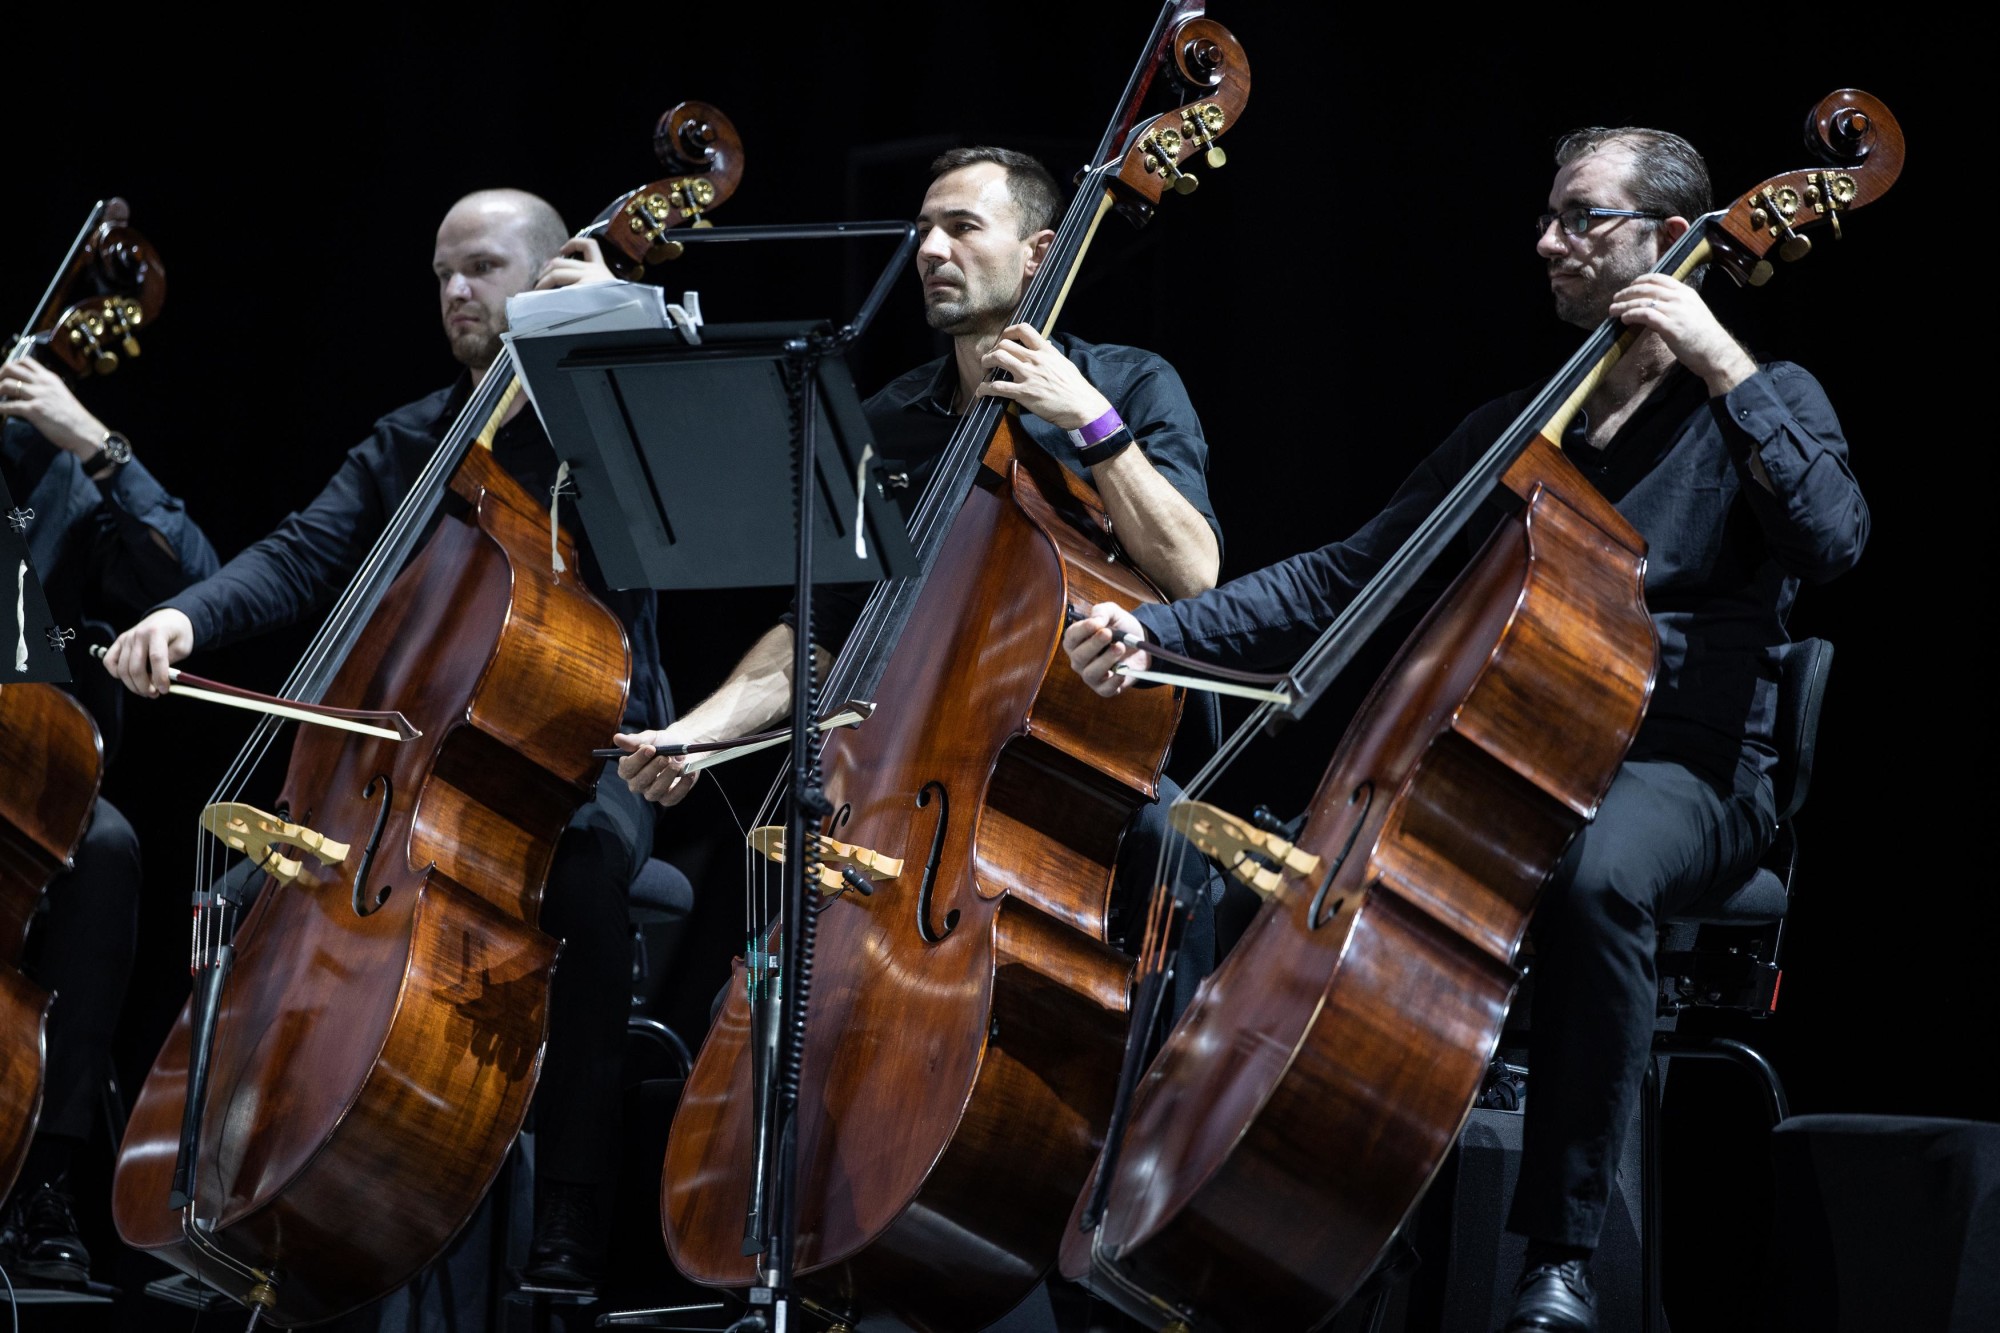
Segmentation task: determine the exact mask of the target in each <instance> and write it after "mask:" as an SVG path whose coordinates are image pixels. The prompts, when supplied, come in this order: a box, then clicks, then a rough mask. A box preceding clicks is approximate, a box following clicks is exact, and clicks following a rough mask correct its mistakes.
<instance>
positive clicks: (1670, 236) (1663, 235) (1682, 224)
mask: <svg viewBox="0 0 2000 1333" xmlns="http://www.w3.org/2000/svg"><path fill="white" fill-rule="evenodd" d="M1689 225H1690V224H1689V222H1688V220H1687V219H1686V218H1684V217H1682V216H1680V215H1679V214H1678V213H1676V214H1675V215H1674V216H1672V217H1670V218H1666V219H1664V220H1663V221H1662V222H1661V223H1660V229H1659V230H1658V231H1656V232H1654V233H1653V234H1654V235H1655V236H1658V237H1659V238H1660V240H1661V244H1660V253H1661V254H1665V253H1666V252H1667V250H1668V249H1669V248H1671V247H1672V245H1673V243H1674V242H1675V241H1678V240H1679V239H1680V238H1681V237H1683V236H1685V235H1687V229H1688V227H1689Z"/></svg>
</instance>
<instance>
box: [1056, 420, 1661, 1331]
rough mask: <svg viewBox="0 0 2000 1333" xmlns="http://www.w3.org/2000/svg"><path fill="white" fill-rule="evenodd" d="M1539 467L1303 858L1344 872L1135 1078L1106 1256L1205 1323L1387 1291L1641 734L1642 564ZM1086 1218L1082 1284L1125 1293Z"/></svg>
mask: <svg viewBox="0 0 2000 1333" xmlns="http://www.w3.org/2000/svg"><path fill="white" fill-rule="evenodd" d="M1538 457H1539V458H1540V463H1541V465H1542V466H1543V467H1545V468H1546V469H1547V470H1548V471H1547V474H1546V475H1547V483H1546V484H1537V485H1533V486H1531V487H1529V488H1528V491H1529V504H1528V506H1527V508H1526V509H1525V511H1524V512H1523V514H1522V515H1521V516H1518V517H1516V518H1513V519H1509V520H1507V521H1506V522H1504V523H1503V524H1501V525H1500V527H1499V528H1497V529H1496V530H1495V532H1494V534H1493V536H1492V537H1491V538H1490V539H1489V541H1488V542H1487V544H1486V546H1485V547H1484V549H1483V550H1482V552H1481V554H1480V556H1479V557H1478V558H1477V559H1476V560H1475V561H1474V562H1473V564H1472V565H1471V566H1469V567H1468V568H1467V570H1466V571H1465V572H1464V573H1463V574H1462V575H1461V576H1460V577H1459V579H1458V581H1457V582H1456V583H1454V584H1453V586H1452V588H1451V590H1450V591H1449V592H1447V593H1446V595H1445V597H1444V598H1443V599H1442V600H1441V601H1440V602H1439V603H1438V604H1437V605H1436V606H1435V607H1433V608H1432V610H1431V612H1430V614H1429V615H1428V616H1426V618H1425V619H1424V621H1423V623H1422V624H1420V625H1419V626H1418V628H1417V629H1416V630H1415V631H1414V632H1413V633H1412V634H1411V636H1410V638H1409V639H1408V640H1407V641H1406V642H1405V643H1404V644H1403V646H1402V648H1401V650H1400V651H1399V653H1398V654H1397V657H1396V658H1395V660H1394V661H1393V662H1392V663H1391V664H1390V666H1389V668H1388V669H1387V670H1386V671H1385V672H1384V673H1383V675H1382V677H1381V678H1380V679H1379V680H1378V681H1377V682H1376V684H1375V686H1374V688H1373V690H1372V691H1371V693H1370V695H1369V697H1368V699H1367V700H1366V701H1365V702H1364V703H1363V705H1362V708H1361V710H1360V712H1359V713H1358V714H1357V716H1356V719H1355V721H1354V723H1353V724H1352V726H1351V727H1350V728H1349V731H1348V733H1347V736H1346V737H1345V739H1344V740H1343V741H1342V743H1341V746H1340V748H1339V750H1338V751H1337V753H1336V754H1335V755H1334V757H1333V760H1332V762H1331V764H1330V765H1329V767H1328V769H1327V772H1326V774H1325V776H1324V777H1323V778H1322V780H1321V784H1320V787H1319V790H1318V791H1317V792H1316V793H1315V795H1314V797H1313V801H1312V805H1311V806H1310V808H1309V815H1308V819H1307V822H1306V825H1305V828H1304V829H1303V831H1302V832H1301V834H1300V836H1299V838H1298V845H1299V846H1300V847H1301V848H1303V849H1304V850H1305V851H1307V852H1308V853H1311V854H1314V855H1317V856H1320V857H1322V858H1325V860H1324V864H1325V865H1327V866H1328V867H1329V868H1330V870H1329V872H1327V873H1326V874H1325V875H1322V876H1321V877H1318V878H1315V879H1314V880H1302V879H1300V878H1299V877H1297V876H1293V877H1290V878H1288V879H1287V880H1286V881H1285V883H1284V885H1283V886H1282V888H1281V889H1280V892H1279V896H1278V897H1277V898H1276V899H1274V900H1273V901H1270V902H1267V903H1266V904H1265V905H1264V907H1263V909H1262V910H1261V912H1260V913H1259V915H1258V917H1257V918H1256V920H1255V921H1254V922H1253V923H1252V925H1251V927H1250V928H1249V930H1248V931H1247V932H1246V933H1245V934H1244V936H1243V938H1242V939H1241V940H1240V941H1239V942H1238V944H1237V945H1236V947H1235V949H1234V950H1233V951H1232V953H1231V954H1230V956H1229V958H1228V959H1227V960H1225V962H1224V963H1223V965H1222V966H1221V967H1220V968H1219V969H1218V970H1217V971H1216V973H1215V974H1214V975H1213V976H1211V977H1210V978H1209V979H1208V981H1207V982H1206V983H1205V984H1204V985H1203V987H1202V988H1201V990H1200V992H1199V993H1198V994H1197V996H1196V998H1195V1000H1194V1002H1193V1003H1192V1005H1190V1007H1189V1009H1188V1010H1187V1012H1186V1013H1185V1014H1184V1015H1183V1017H1182V1018H1181V1020H1180V1022H1179V1023H1178V1024H1177V1025H1176V1027H1175V1029H1174V1031H1173V1033H1172V1034H1171V1036H1170V1037H1169V1039H1168V1040H1167V1042H1166V1044H1165V1045H1164V1047H1163V1049H1162V1050H1161V1051H1160V1053H1159V1055H1158V1056H1157V1057H1156V1058H1155V1059H1154V1061H1153V1063H1152V1065H1151V1066H1150V1068H1149V1069H1148V1071H1147V1073H1146V1075H1145V1076H1144V1078H1143V1080H1142V1082H1141V1083H1140V1086H1139V1089H1138V1092H1137V1096H1136V1098H1135V1101H1134V1108H1133V1115H1132V1120H1131V1126H1130V1131H1129V1134H1128V1137H1127V1139H1126V1141H1125V1143H1124V1147H1123V1150H1122V1153H1121V1156H1120V1158H1119V1163H1118V1167H1117V1169H1116V1172H1115V1176H1114V1179H1113V1181H1112V1188H1111V1193H1110V1198H1109V1203H1108V1206H1107V1209H1106V1213H1105V1217H1104V1221H1103V1224H1102V1226H1101V1228H1100V1234H1099V1236H1098V1237H1097V1244H1098V1245H1099V1246H1101V1247H1102V1249H1103V1250H1104V1251H1106V1252H1107V1253H1108V1254H1110V1255H1112V1256H1114V1257H1115V1259H1116V1262H1117V1264H1118V1266H1119V1268H1120V1270H1121V1271H1122V1272H1123V1273H1124V1274H1125V1276H1126V1277H1127V1278H1128V1279H1130V1280H1132V1281H1135V1282H1136V1283H1137V1284H1138V1285H1139V1286H1140V1287H1142V1288H1144V1289H1145V1290H1147V1291H1150V1292H1152V1293H1153V1294H1154V1295H1155V1296H1157V1297H1158V1298H1160V1299H1162V1300H1164V1301H1166V1302H1168V1303H1169V1304H1170V1305H1176V1306H1181V1307H1184V1308H1185V1309H1187V1310H1190V1311H1192V1312H1194V1315H1193V1318H1192V1320H1191V1322H1192V1324H1193V1326H1194V1327H1196V1328H1198V1329H1203V1330H1231V1331H1232V1333H1233V1331H1235V1330H1253V1329H1254V1330H1258V1333H1268V1331H1270V1330H1285V1329H1299V1330H1303V1329H1306V1328H1309V1327H1313V1326H1316V1325H1317V1324H1318V1323H1319V1322H1320V1321H1321V1320H1323V1319H1324V1318H1326V1317H1327V1316H1328V1315H1330V1314H1331V1313H1332V1312H1333V1311H1334V1310H1336V1309H1338V1308H1339V1307H1340V1305H1341V1304H1342V1303H1343V1302H1344V1301H1345V1300H1347V1298H1348V1297H1349V1296H1350V1295H1351V1294H1352V1293H1353V1291H1354V1289H1355V1288H1356V1287H1357V1286H1358V1285H1359V1284H1360V1282H1361V1280H1362V1279H1363V1278H1364V1277H1366V1275H1367V1274H1368V1272H1369V1270H1370V1269H1371V1268H1372V1267H1373V1265H1374V1263H1375V1260H1376V1258H1377V1256H1378V1255H1379V1254H1380V1253H1381V1251H1382V1249H1383V1247H1384V1246H1385V1245H1386V1244H1387V1243H1388V1241H1389V1239H1390V1237H1391V1236H1392V1235H1393V1234H1394V1232H1395V1230H1396V1228H1397V1227H1398V1226H1399V1225H1400V1224H1401V1223H1402V1220H1403V1218H1404V1216H1405V1215H1406V1214H1407V1212H1408V1211H1409V1209H1410V1208H1411V1207H1413V1206H1414V1204H1415V1202H1416V1200H1417V1199H1418V1198H1419V1197H1420V1196H1421V1194H1422V1191H1423V1188H1424V1186H1425V1184H1426V1183H1427V1182H1428V1181H1429V1179H1430V1178H1431V1176H1432V1174H1433V1173H1434V1172H1435V1171H1436V1170H1437V1167H1438V1165H1439V1163H1440V1162H1442V1160H1443V1158H1444V1154H1445V1153H1446V1152H1447V1151H1448V1150H1449V1148H1450V1146H1451V1144H1452V1142H1453V1141H1454V1140H1455V1138H1456V1136H1457V1133H1458V1130H1459V1127H1460V1125H1461V1124H1462V1122H1463V1120H1464V1118H1465V1115H1466V1112H1467V1111H1468V1110H1469V1108H1470V1106H1471V1102H1472V1097H1473V1095H1474V1093H1475V1092H1476V1091H1477V1089H1478V1086H1479V1081H1480V1078H1481V1076H1482V1074H1483V1072H1484V1069H1485V1067H1486V1063H1487V1061H1488V1059H1489V1058H1490V1057H1491V1054H1492V1051H1493V1048H1494V1045H1495V1043H1496V1042H1497V1041H1498V1038H1499V1032H1500V1025H1501V1022H1502V1021H1503V1019H1504V1018H1505V1015H1506V1009H1507V1004H1508V1001H1509V999H1510V998H1511V996H1512V993H1513V988H1514V984H1515V981H1516V979H1517V974H1516V972H1515V970H1514V967H1513V957H1514V952H1515V950H1516V948H1517V947H1518V945H1519V943H1520V940H1521V936H1522V934H1523V932H1524V931H1525V929H1526V926H1527V921H1528V916H1529V913H1530V912H1531V911H1532V910H1533V907H1534V903H1535V899H1536V897H1537V895H1538V893H1539V891H1540V888H1541V885H1542V883H1543V882H1544V880H1545V879H1546V878H1547V876H1548V874H1549V872H1550V871H1551V870H1552V869H1553V868H1554V866H1555V864H1556V862H1557V860H1559V859H1560V857H1561V854H1562V851H1563V849H1564V847H1565V846H1567V844H1568V842H1569V839H1570V838H1571V836H1573V834H1574V833H1575V831H1576V830H1577V829H1578V828H1579V827H1580V826H1581V825H1582V824H1583V822H1584V821H1585V820H1586V819H1588V818H1589V817H1590V816H1591V815H1592V814H1593V813H1594V812H1595V810H1596V807H1597V803H1598V802H1599V801H1600V800H1601V799H1602V797H1603V794H1604V791H1605V790H1606V789H1607V788H1608V787H1609V785H1610V782H1611V779H1612V776H1613V775H1614V773H1615V772H1616V770H1617V767H1618V764H1619V762H1620V761H1621V760H1622V758H1623V756H1624V753H1625V750H1626V748H1627V747H1628V746H1629V745H1630V743H1631V739H1632V736H1633V735H1634V733H1635V732H1636V731H1637V729H1638V725H1639V720H1640V718H1641V717H1642V716H1643V714H1644V711H1645V705H1646V701H1647V699H1648V696H1649V694H1650V690H1651V685H1652V678H1653V670H1654V660H1655V653H1656V648H1655V642H1654V636H1653V628H1652V622H1651V620H1650V619H1649V618H1648V616H1647V614H1646V609H1645V606H1644V602H1643V599H1642V596H1641V592H1640V587H1641V575H1642V573H1643V570H1644V557H1643V554H1642V552H1643V549H1644V544H1643V542H1642V541H1641V540H1640V539H1639V538H1638V535H1637V534H1636V533H1635V532H1633V531H1632V530H1631V528H1630V526H1629V525H1628V524H1626V523H1625V521H1624V520H1623V519H1622V518H1621V517H1619V516H1618V515H1617V513H1616V511H1614V510H1612V509H1611V508H1610V506H1608V505H1604V504H1602V503H1601V501H1600V502H1599V503H1598V504H1596V505H1593V506H1590V507H1589V513H1588V514H1586V513H1583V512H1579V510H1578V508H1576V507H1574V506H1572V505H1571V504H1569V503H1568V502H1567V501H1566V500H1565V498H1564V496H1566V495H1569V494H1576V495H1578V496H1580V497H1586V498H1587V494H1588V495H1594V494H1595V492H1593V491H1590V488H1589V486H1588V483H1586V482H1584V481H1583V479H1582V478H1581V477H1580V476H1577V475H1576V474H1575V473H1574V471H1573V470H1572V469H1570V468H1569V465H1568V464H1567V462H1566V461H1565V460H1563V459H1562V458H1561V457H1560V455H1559V454H1558V455H1555V456H1554V457H1547V456H1538ZM1586 493H1587V494H1586ZM1593 519H1596V520H1599V521H1596V522H1594V521H1592V520H1593ZM1600 522H1601V523H1602V524H1603V526H1600ZM1350 840H1351V844H1352V848H1353V850H1352V851H1351V852H1350V853H1349V854H1348V855H1347V857H1346V859H1345V860H1344V861H1342V860H1341V854H1342V851H1343V849H1344V848H1346V847H1348V846H1349V844H1350ZM1322 884H1324V885H1325V889H1326V892H1325V894H1324V898H1323V899H1321V893H1320V891H1321V888H1322ZM1316 900H1320V901H1322V902H1323V907H1322V911H1321V915H1320V916H1319V917H1315V914H1314V904H1315V901H1316ZM1078 1207H1079V1208H1080V1207H1081V1198H1079V1201H1078ZM1074 1221H1075V1219H1074V1217H1073V1218H1072V1225H1071V1226H1070V1227H1069V1228H1068V1229H1067V1230H1066V1232H1065V1240H1064V1246H1063V1253H1062V1270H1063V1272H1064V1273H1065V1274H1066V1275H1068V1276H1070V1277H1072V1278H1076V1279H1078V1280H1082V1281H1086V1282H1089V1283H1091V1284H1092V1285H1093V1286H1094V1287H1096V1288H1097V1289H1098V1290H1100V1291H1103V1292H1107V1293H1108V1292H1110V1291H1111V1290H1112V1289H1113V1286H1114V1284H1113V1283H1110V1282H1108V1281H1106V1279H1105V1276H1104V1275H1103V1274H1101V1273H1093V1271H1092V1253H1091V1249H1092V1238H1091V1237H1090V1236H1088V1235H1086V1234H1085V1233H1082V1232H1080V1231H1079V1230H1077V1228H1076V1226H1075V1225H1074ZM1128 1302H1129V1298H1128Z"/></svg>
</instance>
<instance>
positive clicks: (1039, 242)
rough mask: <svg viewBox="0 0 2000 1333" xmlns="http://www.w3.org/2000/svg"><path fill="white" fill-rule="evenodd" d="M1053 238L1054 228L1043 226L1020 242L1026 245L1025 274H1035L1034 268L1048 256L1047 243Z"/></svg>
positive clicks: (1039, 265)
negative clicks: (1026, 260)
mask: <svg viewBox="0 0 2000 1333" xmlns="http://www.w3.org/2000/svg"><path fill="white" fill-rule="evenodd" d="M1055 238H1056V234H1055V231H1054V229H1053V228H1050V227H1044V228H1042V229H1041V230H1040V231H1038V232H1036V233H1035V234H1034V235H1033V236H1030V237H1028V238H1027V239H1026V240H1024V241H1023V242H1022V244H1023V245H1025V246H1027V247H1028V262H1027V266H1026V267H1027V276H1029V277H1031V278H1032V277H1034V276H1035V270H1036V269H1038V268H1040V267H1041V266H1042V261H1043V260H1044V259H1047V258H1048V257H1049V244H1050V242H1052V241H1054V240H1055Z"/></svg>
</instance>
